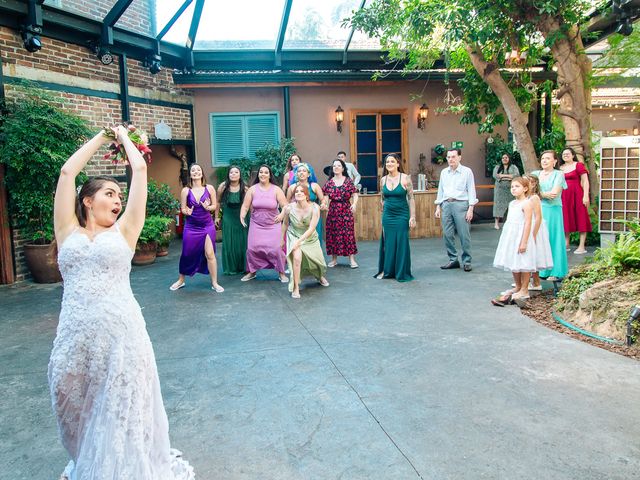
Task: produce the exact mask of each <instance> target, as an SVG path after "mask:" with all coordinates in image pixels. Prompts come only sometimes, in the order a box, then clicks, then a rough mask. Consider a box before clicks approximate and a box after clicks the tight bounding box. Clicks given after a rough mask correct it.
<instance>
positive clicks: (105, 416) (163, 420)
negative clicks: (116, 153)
mask: <svg viewBox="0 0 640 480" xmlns="http://www.w3.org/2000/svg"><path fill="white" fill-rule="evenodd" d="M114 131H115V133H116V136H117V140H118V142H120V143H122V144H123V145H124V147H125V149H126V152H127V156H128V158H129V162H130V164H131V168H132V182H131V188H130V192H129V201H128V205H127V209H126V211H125V213H124V214H123V215H122V217H121V218H120V219H119V220H118V221H117V222H116V220H117V218H118V215H119V214H120V211H121V209H122V204H121V200H120V187H119V186H118V184H117V183H115V182H114V180H113V179H109V178H108V177H96V178H93V179H91V180H89V181H88V182H86V183H85V184H84V186H83V187H82V190H81V191H80V194H79V200H78V203H77V205H76V199H75V193H76V192H75V187H74V182H75V177H76V176H77V174H78V173H79V172H80V170H81V169H82V168H83V167H84V166H85V164H86V163H87V161H88V160H89V159H90V158H91V157H92V155H93V154H94V153H95V152H96V151H97V150H98V148H99V147H100V146H101V145H102V144H103V143H104V142H105V139H104V136H103V134H102V132H101V133H100V134H98V135H96V137H94V138H93V139H92V140H90V141H89V142H87V144H85V145H84V146H83V147H82V148H80V150H78V152H76V153H75V154H74V155H73V156H72V157H71V158H70V159H69V160H68V161H67V162H66V163H65V165H64V166H63V168H62V172H61V175H60V180H59V181H58V188H57V191H56V199H55V207H54V208H55V213H54V216H55V219H54V222H55V231H56V239H57V240H58V244H59V255H58V261H59V265H60V271H61V273H62V276H63V278H64V294H63V298H62V309H61V312H60V321H59V324H58V330H57V335H56V339H55V341H54V344H53V351H52V353H51V359H50V361H49V386H50V389H51V397H52V403H53V408H54V411H55V413H56V416H57V420H58V427H59V431H60V436H61V438H62V443H63V445H64V447H65V448H66V449H67V451H68V452H69V455H70V456H71V459H72V460H71V462H69V465H68V466H67V468H66V469H65V472H64V473H63V476H62V478H67V479H69V480H129V479H130V480H134V479H135V480H190V479H193V478H194V473H193V468H192V467H191V466H190V465H189V464H188V463H187V462H186V461H185V460H183V459H182V458H180V452H178V451H177V450H171V449H170V446H169V426H168V421H167V416H166V413H165V410H164V406H163V404H162V395H161V392H160V382H159V380H158V372H157V369H156V363H155V357H154V354H153V348H152V346H151V342H150V340H149V336H148V334H147V331H146V327H145V322H144V318H143V316H142V313H141V311H140V306H139V305H138V303H137V302H136V300H135V298H134V296H133V293H132V292H131V287H130V284H129V271H130V269H131V267H130V265H131V257H132V255H133V250H134V248H135V243H136V240H137V238H138V236H139V234H140V230H141V229H142V225H143V223H144V214H145V204H146V188H147V186H146V183H147V182H146V164H145V163H144V160H143V158H142V156H141V155H140V154H139V153H138V151H137V149H136V147H135V146H134V145H133V144H132V143H131V141H130V140H129V138H128V137H127V130H126V129H125V128H124V127H122V126H120V127H118V128H117V129H115V130H114ZM76 206H77V208H76ZM76 212H77V214H76Z"/></svg>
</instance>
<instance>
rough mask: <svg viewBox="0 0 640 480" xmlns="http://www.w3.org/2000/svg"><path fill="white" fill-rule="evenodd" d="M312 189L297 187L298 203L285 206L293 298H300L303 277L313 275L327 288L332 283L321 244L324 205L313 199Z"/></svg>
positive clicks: (285, 225)
mask: <svg viewBox="0 0 640 480" xmlns="http://www.w3.org/2000/svg"><path fill="white" fill-rule="evenodd" d="M309 194H310V192H309V189H308V188H307V187H306V186H304V185H297V186H296V187H295V188H294V191H293V195H294V200H295V201H294V202H293V203H291V204H289V205H287V206H286V207H285V209H284V213H285V216H284V221H283V222H282V230H283V236H284V234H285V232H286V237H287V250H286V251H287V264H288V265H289V271H290V272H291V276H290V278H289V291H290V292H291V297H293V298H300V280H301V279H302V277H304V276H305V275H312V276H313V277H315V278H316V280H318V283H320V285H322V286H323V287H328V286H329V282H328V281H327V279H326V278H325V277H324V275H325V273H326V271H327V264H326V262H325V260H324V255H323V254H322V248H321V247H320V239H319V238H318V232H317V231H316V224H317V223H318V221H319V220H320V208H319V207H318V205H316V204H315V203H311V201H310V195H309Z"/></svg>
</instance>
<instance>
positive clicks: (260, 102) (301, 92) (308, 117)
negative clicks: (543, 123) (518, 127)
mask: <svg viewBox="0 0 640 480" xmlns="http://www.w3.org/2000/svg"><path fill="white" fill-rule="evenodd" d="M423 88H424V94H423V97H422V98H421V99H418V100H414V101H411V95H412V94H418V93H420V92H421V91H422V90H423ZM289 92H290V104H291V135H292V136H293V137H295V143H296V147H297V148H298V151H299V153H300V154H301V156H302V158H303V159H304V160H305V161H307V162H309V163H311V164H312V165H313V167H314V168H315V169H316V170H317V171H321V170H322V167H323V166H324V165H327V164H328V163H330V161H331V160H332V159H333V158H335V154H336V153H337V152H338V151H339V150H344V151H346V152H347V153H348V154H349V155H351V152H350V128H351V126H350V125H349V113H350V111H351V110H353V109H403V108H406V109H407V111H408V119H409V125H408V129H407V131H408V144H409V152H408V161H409V166H410V171H411V173H417V169H418V161H419V160H418V159H419V155H420V153H424V154H425V156H426V157H427V159H430V158H431V148H432V147H433V146H434V145H436V144H438V143H442V144H445V145H447V146H448V145H450V144H451V142H452V141H454V140H460V141H463V142H464V149H463V163H464V164H465V165H467V166H469V167H471V168H472V169H473V171H474V173H475V175H476V183H478V184H487V183H491V182H490V181H489V180H490V179H487V178H486V177H485V176H484V141H485V138H486V136H481V135H478V134H477V132H476V126H475V125H460V123H459V117H458V116H456V115H453V114H448V115H441V114H440V115H436V112H435V110H436V108H437V107H438V106H442V98H443V96H444V85H443V84H442V83H441V82H431V83H429V84H428V85H427V86H426V88H425V83H424V81H420V82H415V83H410V84H406V83H399V84H394V85H381V86H378V85H375V84H373V85H371V86H361V85H360V86H353V87H342V86H341V87H334V86H318V87H316V86H314V87H291V88H290V91H289ZM194 94H195V99H194V118H195V130H196V139H197V142H196V148H197V159H198V163H200V164H201V165H203V168H204V170H205V174H206V175H207V177H208V178H210V179H211V180H213V179H214V177H213V167H212V161H211V136H210V124H209V114H210V113H214V112H216V113H217V112H255V111H267V110H268V111H279V112H280V116H281V117H280V126H281V133H282V134H284V116H283V115H284V112H283V89H282V88H281V87H273V88H246V87H245V88H212V89H201V90H196V91H195V93H194ZM423 102H426V103H427V105H428V106H429V108H430V113H429V118H428V119H427V124H426V128H425V130H424V131H423V130H419V129H418V128H417V124H416V117H417V114H418V109H419V107H420V105H421V104H422V103H423ZM338 105H340V106H341V107H342V108H343V109H344V110H345V122H344V125H343V132H342V133H338V132H337V131H336V124H335V117H334V111H335V109H336V108H337V106H338ZM500 133H501V135H503V137H505V136H506V127H502V128H501V129H500ZM441 168H443V167H441V166H436V168H435V173H436V175H437V174H438V173H439V171H440V169H441ZM324 180H325V178H324V176H323V175H322V174H320V181H321V182H323V181H324Z"/></svg>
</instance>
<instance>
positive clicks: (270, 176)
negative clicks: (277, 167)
mask: <svg viewBox="0 0 640 480" xmlns="http://www.w3.org/2000/svg"><path fill="white" fill-rule="evenodd" d="M263 168H266V169H267V170H269V182H271V183H273V184H275V183H276V179H275V178H274V177H273V172H272V171H271V167H270V166H269V165H265V164H262V165H260V167H259V168H258V173H256V178H255V180H254V181H253V183H252V185H257V184H258V183H260V170H262V169H263Z"/></svg>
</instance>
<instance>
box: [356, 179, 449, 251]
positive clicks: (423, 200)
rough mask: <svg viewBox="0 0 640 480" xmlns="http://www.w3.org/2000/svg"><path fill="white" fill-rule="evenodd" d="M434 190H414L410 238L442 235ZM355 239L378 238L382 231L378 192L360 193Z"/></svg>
mask: <svg viewBox="0 0 640 480" xmlns="http://www.w3.org/2000/svg"><path fill="white" fill-rule="evenodd" d="M436 194H437V191H436V190H428V191H421V192H416V191H414V198H415V201H416V222H417V225H416V228H414V229H412V230H410V237H411V238H427V237H439V236H441V235H442V227H441V225H440V219H437V218H435V215H434V214H435V211H436V206H435V204H434V203H433V202H434V201H435V199H436ZM355 222H356V225H355V229H356V240H378V239H379V238H380V232H381V231H382V207H381V205H380V194H379V193H373V194H366V195H363V194H360V200H358V207H357V208H356V218H355Z"/></svg>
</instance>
